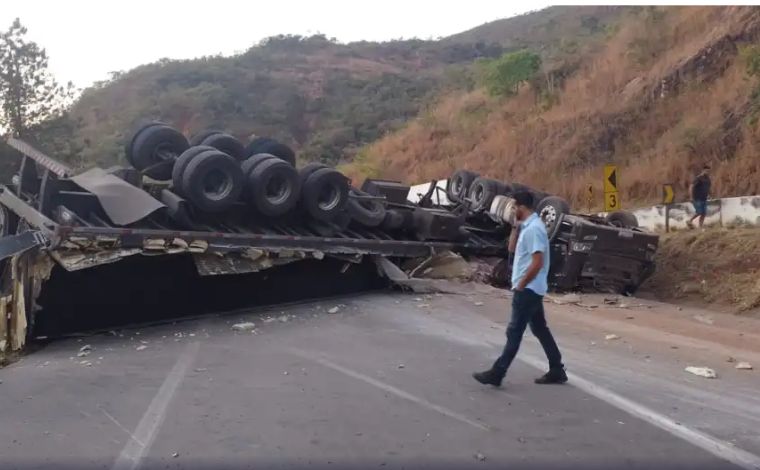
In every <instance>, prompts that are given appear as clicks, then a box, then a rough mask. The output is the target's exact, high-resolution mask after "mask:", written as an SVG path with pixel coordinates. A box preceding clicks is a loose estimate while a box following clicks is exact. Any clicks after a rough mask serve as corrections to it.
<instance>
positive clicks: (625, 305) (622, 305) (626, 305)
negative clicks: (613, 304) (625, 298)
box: [618, 304, 630, 308]
mask: <svg viewBox="0 0 760 470" xmlns="http://www.w3.org/2000/svg"><path fill="white" fill-rule="evenodd" d="M618 307H619V308H628V307H630V305H628V304H620V305H618Z"/></svg>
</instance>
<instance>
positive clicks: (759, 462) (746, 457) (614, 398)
mask: <svg viewBox="0 0 760 470" xmlns="http://www.w3.org/2000/svg"><path fill="white" fill-rule="evenodd" d="M517 358H518V359H520V360H521V361H522V362H524V363H526V364H528V365H530V366H532V367H535V368H536V369H539V370H542V371H543V370H546V359H545V358H538V357H536V356H533V355H532V354H529V353H526V352H524V351H520V352H519V353H518V355H517ZM567 376H568V378H569V379H570V380H569V382H568V383H569V384H572V385H573V386H575V387H577V388H579V389H581V390H583V391H584V392H586V393H588V394H589V395H591V396H593V397H596V398H598V399H600V400H602V401H604V402H606V403H609V404H610V405H612V406H614V407H616V408H618V409H620V410H622V411H625V412H626V413H628V414H630V415H633V416H635V417H637V418H639V419H641V420H643V421H646V422H647V423H649V424H652V425H654V426H656V427H658V428H660V429H662V430H664V431H667V432H669V433H670V434H672V435H674V436H676V437H679V438H681V439H683V440H684V441H686V442H688V443H690V444H692V445H695V446H697V447H699V448H700V449H704V450H706V451H707V452H709V453H711V454H713V455H714V456H716V457H718V458H721V459H724V460H727V461H729V462H731V463H733V464H735V465H738V466H739V467H741V468H744V469H747V470H760V456H757V455H755V454H752V453H750V452H747V451H745V450H742V449H739V448H738V447H736V446H734V445H733V444H731V443H728V442H726V441H723V440H721V439H718V438H716V437H713V436H710V435H709V434H705V433H703V432H700V431H697V430H696V429H692V428H690V427H688V426H684V425H683V424H679V423H677V422H675V421H673V420H672V419H670V418H668V417H667V416H665V415H663V414H660V413H658V412H656V411H654V410H653V409H651V408H648V407H646V406H644V405H642V404H640V403H637V402H635V401H633V400H629V399H628V398H625V397H623V396H621V395H618V394H617V393H615V392H613V391H612V390H608V389H606V388H604V387H601V386H599V385H596V384H595V383H593V382H591V381H589V380H586V379H584V378H582V377H579V376H578V375H576V374H573V373H570V372H568V373H567Z"/></svg>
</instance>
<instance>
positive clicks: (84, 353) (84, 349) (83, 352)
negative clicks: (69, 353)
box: [77, 344, 92, 357]
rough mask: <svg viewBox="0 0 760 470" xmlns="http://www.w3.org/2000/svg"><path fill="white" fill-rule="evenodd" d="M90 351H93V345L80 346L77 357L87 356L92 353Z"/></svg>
mask: <svg viewBox="0 0 760 470" xmlns="http://www.w3.org/2000/svg"><path fill="white" fill-rule="evenodd" d="M90 352H92V346H90V345H89V344H85V345H84V346H82V347H81V348H79V354H77V357H87V356H89V355H90Z"/></svg>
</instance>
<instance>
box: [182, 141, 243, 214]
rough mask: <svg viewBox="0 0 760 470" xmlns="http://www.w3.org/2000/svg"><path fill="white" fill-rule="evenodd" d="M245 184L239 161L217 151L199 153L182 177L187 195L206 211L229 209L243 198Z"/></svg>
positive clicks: (199, 207)
mask: <svg viewBox="0 0 760 470" xmlns="http://www.w3.org/2000/svg"><path fill="white" fill-rule="evenodd" d="M243 183H244V181H243V171H242V170H241V169H240V165H239V164H238V162H237V160H235V159H234V158H232V157H230V156H229V155H227V154H225V153H222V152H220V151H218V150H217V151H214V152H204V153H203V154H201V155H197V156H196V157H195V158H193V159H192V160H191V161H190V164H188V165H187V168H185V171H184V174H183V177H182V188H183V190H184V191H185V195H186V197H187V198H188V199H189V200H190V202H192V203H193V205H194V206H195V207H197V208H198V209H200V210H202V211H204V212H221V211H224V210H226V209H229V208H230V207H231V206H232V205H233V204H234V203H235V202H236V201H237V200H238V198H239V197H240V193H241V192H242V190H243Z"/></svg>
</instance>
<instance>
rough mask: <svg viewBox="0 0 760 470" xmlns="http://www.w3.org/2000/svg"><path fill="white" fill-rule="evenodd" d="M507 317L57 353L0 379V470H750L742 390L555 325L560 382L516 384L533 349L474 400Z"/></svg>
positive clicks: (420, 308)
mask: <svg viewBox="0 0 760 470" xmlns="http://www.w3.org/2000/svg"><path fill="white" fill-rule="evenodd" d="M341 302H342V304H344V305H342V304H341ZM507 302H508V301H507V300H506V299H498V298H493V299H489V300H488V302H487V303H486V304H485V305H480V303H478V306H475V305H474V304H473V303H472V302H471V299H467V298H465V297H463V296H432V297H429V298H421V297H420V296H417V295H404V294H390V293H380V294H371V295H366V296H358V297H352V298H348V299H344V300H341V301H336V300H330V301H318V302H314V303H307V304H301V305H298V306H292V307H288V308H287V310H281V309H277V310H267V311H263V310H262V311H257V312H248V313H245V314H234V315H229V316H223V317H209V318H204V319H200V320H191V321H185V322H179V323H176V324H169V325H162V326H155V327H150V328H143V329H139V330H123V331H120V332H118V333H117V334H116V335H115V336H107V335H101V336H92V337H87V338H82V339H66V340H60V341H56V342H53V343H51V344H49V345H47V346H46V347H45V348H43V349H42V350H41V351H39V352H37V353H35V354H33V355H30V356H28V357H25V358H24V359H23V360H22V361H20V362H19V363H17V364H14V365H12V366H10V367H8V368H6V369H3V370H0V380H2V383H0V397H2V400H3V406H2V407H1V408H0V409H1V410H2V413H3V417H2V419H1V420H0V462H1V463H0V467H2V468H3V469H11V468H52V467H56V468H64V467H71V468H106V469H109V468H110V469H134V468H295V467H307V466H309V467H319V468H321V467H326V466H330V467H332V468H340V467H343V468H373V467H386V468H418V467H427V468H441V467H451V468H454V467H456V468H461V467H472V468H505V467H509V468H522V467H528V466H530V467H534V468H552V467H557V468H566V467H577V466H582V467H585V468H597V467H598V468H609V467H622V468H742V467H743V468H758V467H756V465H757V463H758V462H760V458H758V457H757V453H758V452H760V441H759V440H758V436H757V431H756V430H757V424H758V423H760V416H758V415H759V414H760V407H755V405H756V404H757V402H756V401H754V400H756V399H755V398H754V397H755V395H756V390H757V388H755V389H754V390H755V392H752V388H748V389H746V390H745V389H744V388H741V387H739V388H735V389H733V388H732V389H730V390H728V389H724V390H721V389H720V384H718V385H716V387H717V388H713V389H707V390H705V389H703V388H701V384H700V383H699V382H688V381H687V382H683V381H679V380H676V379H672V378H670V377H669V376H668V374H669V371H668V369H667V367H665V366H661V367H660V368H659V369H658V368H656V367H654V366H653V365H651V364H649V363H648V362H642V361H639V362H636V363H634V362H631V360H630V359H629V358H628V359H626V358H625V357H624V356H623V355H622V353H619V352H615V351H614V350H610V351H606V352H604V353H599V352H598V351H597V352H594V351H589V348H588V347H587V345H588V342H587V339H585V338H583V337H581V336H579V335H578V334H577V332H574V331H570V329H568V328H565V327H559V328H555V330H556V331H555V333H556V334H557V336H558V339H559V343H560V347H562V348H563V350H564V353H565V358H566V362H567V364H568V366H569V371H570V372H571V373H575V374H574V375H572V376H571V384H568V385H562V386H539V385H535V384H533V378H534V377H536V376H537V375H540V373H542V371H541V370H539V369H538V368H537V367H542V361H543V358H542V356H541V353H540V350H539V348H538V347H537V345H536V343H535V342H534V341H532V340H528V341H526V342H525V343H524V350H523V351H521V355H520V356H519V357H520V358H521V359H519V360H518V361H516V362H515V364H514V366H513V369H512V370H510V373H509V375H508V378H507V382H506V385H505V387H503V388H502V389H493V388H489V387H483V386H481V385H479V384H477V383H476V382H474V380H473V379H472V378H471V377H470V373H471V372H472V371H475V370H479V369H482V368H484V367H487V366H488V365H489V364H490V361H491V360H492V359H493V357H494V355H495V354H496V353H497V352H498V348H499V345H500V343H501V341H502V339H503V325H499V324H496V323H494V321H492V319H489V316H490V317H493V319H496V318H498V317H499V316H501V313H500V312H501V311H502V309H503V310H506V305H507ZM339 304H341V306H340V307H339V312H338V313H335V314H330V313H328V312H327V310H328V309H331V308H332V307H334V306H337V305H339ZM552 308H559V307H550V311H551V310H552ZM483 312H488V313H489V314H487V315H484V314H483ZM240 321H252V322H254V323H255V324H256V328H255V330H254V331H253V332H235V331H232V330H231V325H232V324H234V323H237V322H240ZM551 321H552V320H551V315H550V323H551ZM85 344H89V345H91V346H92V351H91V353H90V355H89V356H87V357H83V358H80V357H76V356H77V353H78V351H79V349H80V348H81V347H82V346H83V345H85ZM143 346H144V347H143ZM138 349H140V350H138ZM83 361H89V362H85V363H82V362H83ZM636 364H639V365H638V366H637V365H636ZM689 383H692V384H693V385H691V386H690V385H689ZM694 384H695V385H694ZM712 385H714V384H711V386H712ZM724 385H725V384H724ZM750 385H751V384H747V386H748V387H749V386H750ZM689 387H691V390H692V391H693V392H694V393H695V394H697V395H690V394H689V393H688V391H689V389H690V388H689ZM722 394H724V395H726V396H728V397H729V398H730V400H728V401H721V399H720V397H721V395H722ZM745 395H746V396H745ZM694 396H697V397H698V399H697V402H698V403H696V404H694V403H692V404H691V405H689V403H688V400H691V401H692V402H693V401H694V400H695V399H694ZM742 400H745V401H744V402H743V401H742ZM712 401H714V402H715V407H714V408H711V411H710V412H711V414H710V415H700V414H699V412H698V411H695V410H698V409H699V408H702V409H703V410H704V408H705V405H709V404H710V403H711V402H712ZM721 403H723V404H726V403H728V404H729V405H730V406H738V407H741V406H742V405H746V406H748V407H750V408H749V409H745V410H744V412H743V413H741V412H739V411H738V410H733V409H725V410H722V411H721V409H720V407H719V406H718V405H720V404H721ZM729 405H726V406H729ZM689 406H692V407H694V408H689ZM679 407H680V408H679ZM752 407H754V408H752ZM674 408H675V410H674ZM678 410H681V411H678ZM678 413H680V414H678Z"/></svg>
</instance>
